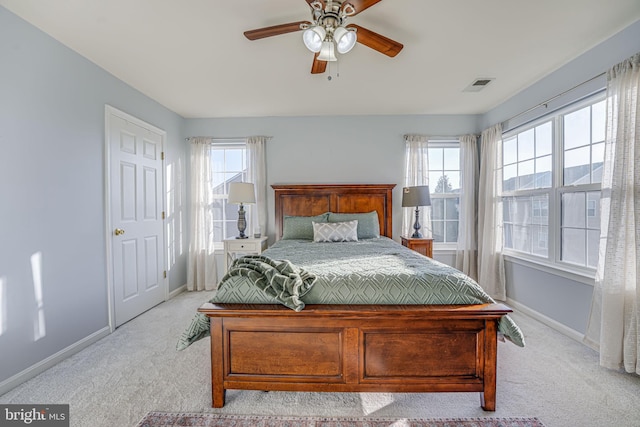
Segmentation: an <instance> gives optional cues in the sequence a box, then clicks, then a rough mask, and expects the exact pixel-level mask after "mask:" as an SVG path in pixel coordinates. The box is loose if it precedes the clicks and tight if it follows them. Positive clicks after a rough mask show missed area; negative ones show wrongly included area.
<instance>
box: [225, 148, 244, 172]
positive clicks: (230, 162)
mask: <svg viewBox="0 0 640 427" xmlns="http://www.w3.org/2000/svg"><path fill="white" fill-rule="evenodd" d="M243 152H244V150H242V149H230V150H226V161H227V170H228V171H236V172H240V171H242V170H243V169H244V167H243V166H244V165H243V161H242V155H243Z"/></svg>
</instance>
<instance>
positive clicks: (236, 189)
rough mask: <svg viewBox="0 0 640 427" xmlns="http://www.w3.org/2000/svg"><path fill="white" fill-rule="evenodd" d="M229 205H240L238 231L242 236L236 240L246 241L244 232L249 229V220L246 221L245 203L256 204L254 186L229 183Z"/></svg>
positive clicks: (247, 183)
mask: <svg viewBox="0 0 640 427" xmlns="http://www.w3.org/2000/svg"><path fill="white" fill-rule="evenodd" d="M227 202H228V203H233V204H236V205H237V204H239V205H240V208H239V209H238V231H239V232H240V234H239V235H238V236H236V239H246V238H247V236H246V235H245V234H244V230H246V229H247V220H246V219H245V211H244V205H243V204H244V203H255V202H256V193H255V190H254V188H253V184H252V183H250V182H231V183H229V199H228V201H227Z"/></svg>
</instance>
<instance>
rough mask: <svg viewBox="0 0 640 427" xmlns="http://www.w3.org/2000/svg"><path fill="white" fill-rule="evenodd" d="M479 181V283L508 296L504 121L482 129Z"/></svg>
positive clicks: (502, 297)
mask: <svg viewBox="0 0 640 427" xmlns="http://www.w3.org/2000/svg"><path fill="white" fill-rule="evenodd" d="M480 144H481V146H480V178H479V182H478V283H479V284H480V286H482V288H483V289H484V290H485V291H486V292H487V293H488V294H489V295H491V296H492V297H493V298H494V299H497V300H501V301H504V300H505V299H506V297H507V295H506V286H505V277H504V258H503V256H502V227H503V224H502V199H501V192H502V174H501V169H500V168H501V165H502V125H501V124H497V125H495V126H492V127H490V128H489V129H486V130H485V131H483V132H482V135H481V142H480Z"/></svg>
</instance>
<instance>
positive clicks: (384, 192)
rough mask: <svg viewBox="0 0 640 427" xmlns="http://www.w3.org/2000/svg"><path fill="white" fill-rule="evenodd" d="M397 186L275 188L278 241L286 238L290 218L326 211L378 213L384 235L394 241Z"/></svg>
mask: <svg viewBox="0 0 640 427" xmlns="http://www.w3.org/2000/svg"><path fill="white" fill-rule="evenodd" d="M395 186H396V184H295V185H272V186H271V187H272V188H273V189H274V190H275V204H276V218H275V219H276V233H277V234H276V240H280V238H281V237H282V230H283V228H282V221H283V218H284V217H285V216H287V215H295V216H312V215H320V214H323V213H325V212H336V213H363V212H371V211H374V210H375V211H377V212H378V220H379V221H380V234H381V235H382V236H386V237H389V238H392V237H393V236H392V234H393V232H392V214H391V213H392V206H393V205H392V203H391V193H392V190H393V188H394V187H395Z"/></svg>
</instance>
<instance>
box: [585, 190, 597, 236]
mask: <svg viewBox="0 0 640 427" xmlns="http://www.w3.org/2000/svg"><path fill="white" fill-rule="evenodd" d="M587 228H593V229H598V230H600V192H599V191H590V192H588V193H587Z"/></svg>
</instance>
